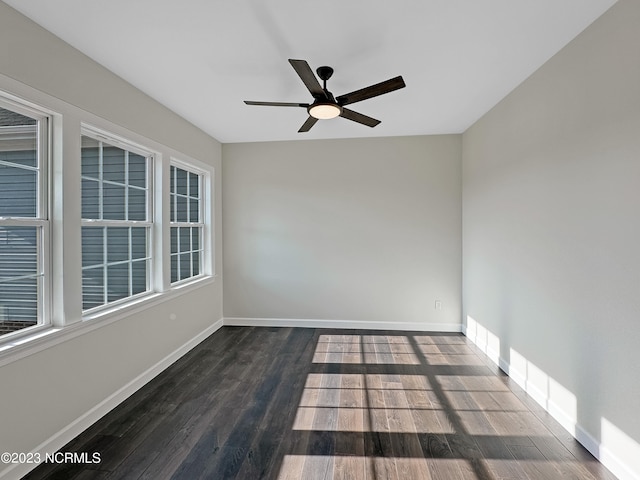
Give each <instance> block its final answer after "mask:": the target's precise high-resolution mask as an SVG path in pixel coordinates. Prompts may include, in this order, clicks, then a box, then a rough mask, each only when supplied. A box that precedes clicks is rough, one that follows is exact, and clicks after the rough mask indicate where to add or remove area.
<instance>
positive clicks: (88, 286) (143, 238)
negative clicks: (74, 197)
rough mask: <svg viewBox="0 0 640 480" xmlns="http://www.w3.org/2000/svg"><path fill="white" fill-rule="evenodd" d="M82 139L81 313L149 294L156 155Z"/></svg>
mask: <svg viewBox="0 0 640 480" xmlns="http://www.w3.org/2000/svg"><path fill="white" fill-rule="evenodd" d="M99 138H100V137H98V135H95V134H93V135H92V132H87V131H85V132H84V134H83V136H82V152H81V153H82V158H81V165H82V308H83V310H85V311H86V310H90V309H93V308H96V307H100V306H103V305H107V304H112V303H113V302H118V301H121V300H123V299H127V298H130V297H134V296H136V295H140V294H143V293H145V292H148V291H149V290H150V285H149V281H150V280H149V279H150V268H151V258H150V252H151V248H150V242H151V226H152V222H151V211H150V210H151V207H150V205H151V198H150V197H151V189H150V178H151V175H150V169H151V158H152V157H151V155H150V154H149V153H145V152H143V151H139V150H138V149H137V148H135V147H133V146H130V145H127V144H121V143H120V142H119V141H117V140H111V139H109V140H108V142H105V141H103V140H101V139H99Z"/></svg>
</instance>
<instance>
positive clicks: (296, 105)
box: [244, 100, 309, 108]
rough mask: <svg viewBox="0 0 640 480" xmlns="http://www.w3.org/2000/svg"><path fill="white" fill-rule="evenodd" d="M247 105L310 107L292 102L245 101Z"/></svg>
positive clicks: (306, 104)
mask: <svg viewBox="0 0 640 480" xmlns="http://www.w3.org/2000/svg"><path fill="white" fill-rule="evenodd" d="M244 103H246V104H247V105H261V106H265V107H304V108H307V107H308V106H309V104H308V103H291V102H254V101H252V100H245V101H244Z"/></svg>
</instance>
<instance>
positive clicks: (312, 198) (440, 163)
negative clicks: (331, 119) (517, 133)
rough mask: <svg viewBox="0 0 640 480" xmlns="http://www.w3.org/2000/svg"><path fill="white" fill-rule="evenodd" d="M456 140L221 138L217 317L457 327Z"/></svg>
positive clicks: (458, 200)
mask: <svg viewBox="0 0 640 480" xmlns="http://www.w3.org/2000/svg"><path fill="white" fill-rule="evenodd" d="M460 146H461V138H460V136H459V135H448V136H446V135H445V136H432V137H393V138H377V139H351V140H333V141H331V140H322V141H299V142H271V143H248V144H226V145H224V146H223V218H224V220H223V231H224V245H225V248H224V265H225V266H224V269H225V270H224V276H225V288H224V314H225V318H227V317H234V318H238V317H239V318H272V319H273V318H276V319H303V320H330V321H333V320H340V321H356V322H357V321H360V322H365V323H364V324H363V325H361V326H363V327H376V326H385V325H390V326H400V327H401V326H405V327H409V328H410V327H413V328H445V329H454V330H455V329H459V328H460V288H461V276H460V275H461V265H460V248H461V210H460V208H461V192H460V185H461V180H460V175H461V151H460ZM435 300H440V301H442V305H443V309H442V310H439V311H437V310H435V309H434V305H435ZM376 322H378V323H376ZM312 323H313V322H312ZM403 323H404V325H402V324H403ZM315 324H318V323H317V322H316V323H315ZM326 324H327V325H329V324H331V323H326ZM407 324H409V325H407ZM343 325H344V323H343Z"/></svg>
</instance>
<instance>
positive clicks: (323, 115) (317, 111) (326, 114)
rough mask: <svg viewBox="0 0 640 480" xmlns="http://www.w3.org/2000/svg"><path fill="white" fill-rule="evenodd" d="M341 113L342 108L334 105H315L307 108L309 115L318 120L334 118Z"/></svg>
mask: <svg viewBox="0 0 640 480" xmlns="http://www.w3.org/2000/svg"><path fill="white" fill-rule="evenodd" d="M341 113H342V108H340V106H339V105H336V104H335V103H315V104H313V105H311V106H310V107H309V115H311V116H312V117H313V118H317V119H319V120H328V119H330V118H336V117H337V116H339V115H340V114H341Z"/></svg>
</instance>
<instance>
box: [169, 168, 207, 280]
mask: <svg viewBox="0 0 640 480" xmlns="http://www.w3.org/2000/svg"><path fill="white" fill-rule="evenodd" d="M203 178H204V176H203V175H202V174H200V173H196V172H195V171H192V170H191V169H189V168H187V167H185V168H182V167H179V166H176V165H171V179H170V182H171V183H170V192H169V196H170V205H171V215H170V217H171V283H172V284H173V283H176V282H180V281H182V280H185V279H188V278H192V277H195V276H198V275H200V274H202V262H203V243H204V241H203V240H204V226H205V225H204V219H203V217H204V215H203V197H204V195H203Z"/></svg>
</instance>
